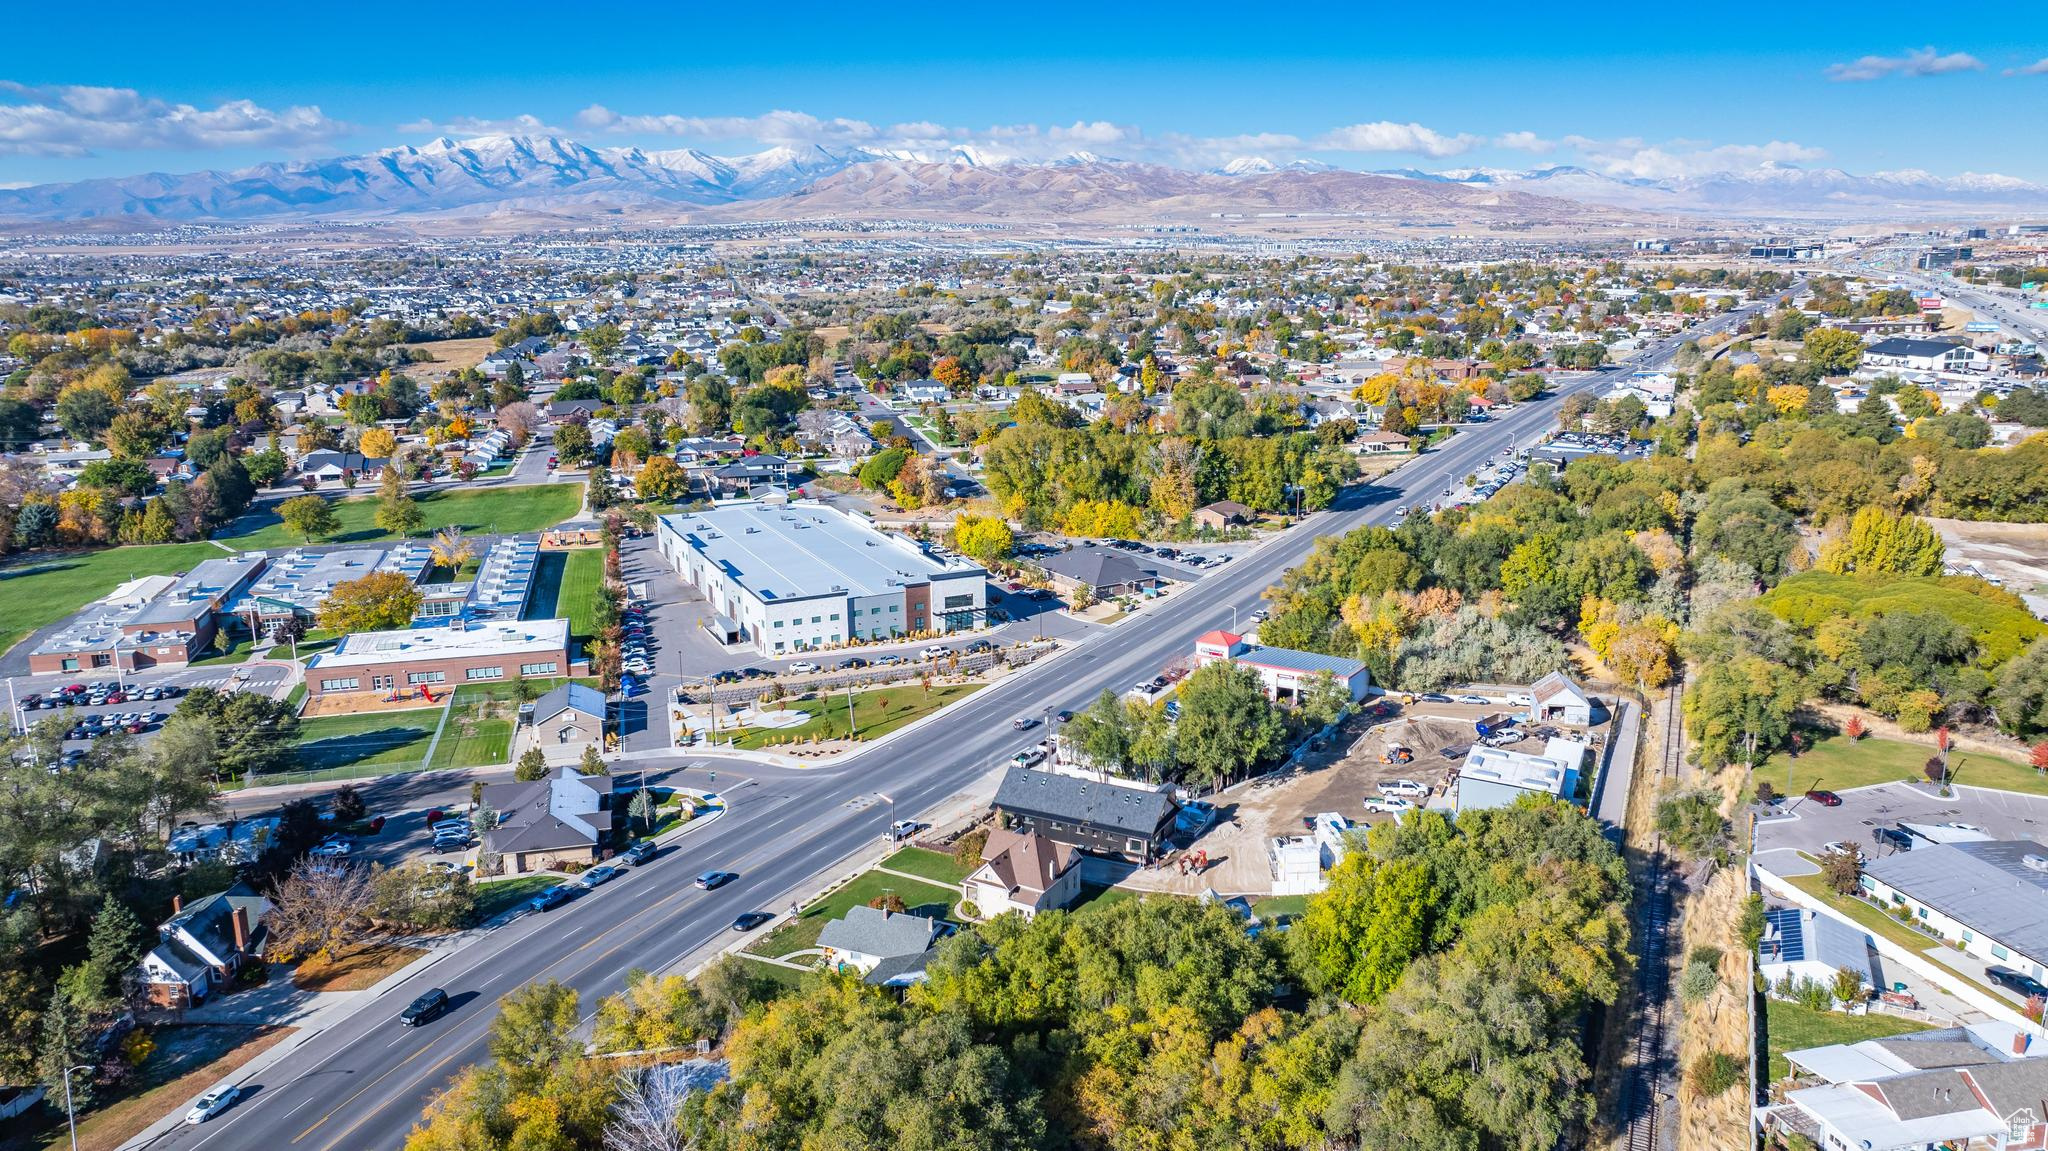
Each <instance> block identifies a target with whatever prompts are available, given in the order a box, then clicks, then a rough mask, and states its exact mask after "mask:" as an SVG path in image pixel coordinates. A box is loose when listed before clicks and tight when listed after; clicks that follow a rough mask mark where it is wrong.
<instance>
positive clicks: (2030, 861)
mask: <svg viewBox="0 0 2048 1151" xmlns="http://www.w3.org/2000/svg"><path fill="white" fill-rule="evenodd" d="M2020 862H2021V863H2024V864H2026V865H2027V866H2028V867H2031V868H2033V869H2034V870H2035V871H2048V855H2035V854H2033V853H2032V852H2028V853H2027V854H2025V855H2022V856H2020Z"/></svg>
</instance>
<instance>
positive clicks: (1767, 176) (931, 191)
mask: <svg viewBox="0 0 2048 1151" xmlns="http://www.w3.org/2000/svg"><path fill="white" fill-rule="evenodd" d="M629 209H630V210H668V211H671V212H673V213H679V214H684V215H688V216H690V217H692V218H697V217H700V216H701V217H702V218H706V219H716V218H733V217H749V218H798V217H824V216H832V217H851V218H876V217H890V218H905V217H920V216H952V215H960V214H972V215H975V216H981V217H999V218H1007V219H1019V220H1021V219H1048V220H1051V219H1076V218H1080V219H1090V220H1096V221H1108V220H1111V219H1115V220H1119V221H1128V220H1131V219H1138V218H1143V219H1161V218H1176V217H1179V218H1186V217H1193V216H1204V215H1215V214H1218V213H1225V214H1232V213H1242V214H1269V215H1270V214H1282V215H1285V214H1293V213H1313V214H1336V215H1344V216H1356V217H1364V218H1370V219H1379V220H1386V221H1392V220H1398V219H1427V220H1432V221H1440V220H1450V221H1454V222H1474V223H1504V222H1518V223H1529V222H1544V223H1562V224H1571V223H1587V222H1591V221H1594V220H1604V221H1608V222H1613V221H1615V220H1618V219H1623V218H1629V217H1636V216H1638V215H1639V214H1644V213H1656V214H1659V215H1665V214H1680V213H1685V214H1701V215H1711V216H1731V217H1740V216H1759V217H1762V216H1770V217H1791V216H1799V217H1810V218H1844V219H1850V218H1873V217H1875V218H1894V217H1898V218H1903V217H1909V216H1915V215H1918V216H1927V215H1941V214H1972V215H1989V214H1997V213H2016V212H2028V211H2036V210H2042V209H2048V187H2044V186H2042V185H2038V184H2030V183H2027V182H2025V181H2021V180H2013V179H2009V178H2005V177H1987V176H1963V177H1957V178H1954V179H1945V178H1941V177H1937V176H1933V175H1930V174H1928V173H1925V172H1890V173H1878V174H1875V175H1870V176H1856V175H1852V174H1850V173H1847V172H1842V171H1839V170H1836V169H1802V168H1794V167H1786V166H1776V167H1763V168H1758V169H1753V170H1749V171H1743V172H1722V173H1713V174H1709V175H1702V176H1688V177H1682V178H1675V179H1669V180H1648V179H1628V178H1618V177H1614V176H1609V175H1604V174H1601V173H1598V172H1594V171H1591V170H1589V169H1585V168H1578V167H1570V166H1556V167H1549V168H1540V169H1535V170H1532V171H1512V170H1502V169H1487V168H1472V169H1461V170H1451V171H1442V172H1425V171H1418V170H1412V169H1402V170H1395V171H1383V172H1356V171H1349V170H1344V169H1337V168H1333V167H1331V166H1329V165H1327V164H1322V163H1319V162H1316V161H1312V160H1296V161H1291V162H1274V161H1271V160H1268V159H1266V158H1263V157H1258V156H1246V157H1240V158H1238V159H1234V160H1232V161H1230V162H1229V163H1227V164H1223V165H1221V166H1218V167H1215V168H1210V169H1208V170H1206V171H1194V170H1190V169H1185V168H1177V167H1171V166H1167V165H1163V164H1151V163H1137V162H1130V161H1123V160H1116V159H1110V158H1105V157H1101V156H1096V155H1093V154H1090V153H1086V152H1076V153H1071V154H1068V155H1065V156H1061V157H1058V158H1056V159H1053V160H1043V161H1024V160H1019V159H1016V158H1013V157H1007V156H1001V155H996V154H992V153H989V152H987V151H982V150H977V149H974V148H971V147H959V148H953V149H947V150H942V151H937V152H920V151H896V150H880V149H847V150H831V149H826V148H822V147H816V146H811V147H803V148H790V147H780V148H771V149H768V150H767V151H763V152H757V153H753V154H750V155H743V156H714V155H711V154H708V153H705V152H701V151H697V150H695V149H675V150H656V151H645V150H642V149H639V148H593V147H590V146H588V145H585V144H582V143H579V142H577V141H574V140H570V139H565V138H562V137H558V136H482V137H477V138H474V139H468V140H452V139H448V138H445V137H444V138H442V139H438V140H434V141H432V142H431V143H428V144H425V145H422V146H419V147H412V146H401V147H396V148H387V149H383V150H381V151H377V152H371V153H368V154H365V155H360V156H345V157H337V158H333V159H325V160H302V161H289V162H279V163H267V164H258V165H255V166H253V167H249V168H243V169H240V170H237V171H231V172H222V171H205V172H193V173H187V174H183V175H170V174H165V173H149V174H146V175H139V176H131V177H119V178H107V179H94V180H82V181H78V182H75V183H66V184H41V185H34V186H30V187H24V188H14V189H4V190H0V219H9V220H16V221H38V222H78V221H108V222H126V223H134V222H145V221H162V222H185V221H200V220H220V221H243V220H258V219H290V218H301V219H303V218H313V217H331V218H377V217H387V218H388V217H407V216H426V215H458V216H461V215H475V214H478V213H495V212H516V211H522V210H531V211H545V212H548V213H552V214H556V215H567V216H575V215H585V214H592V213H612V212H618V211H621V210H629Z"/></svg>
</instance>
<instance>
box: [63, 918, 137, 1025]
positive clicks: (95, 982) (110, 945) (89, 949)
mask: <svg viewBox="0 0 2048 1151" xmlns="http://www.w3.org/2000/svg"><path fill="white" fill-rule="evenodd" d="M150 938H151V933H150V932H149V931H147V930H146V929H145V928H144V927H143V925H142V921H141V920H139V919H137V918H136V917H135V913H134V912H132V911H130V910H128V905H127V904H125V903H122V902H121V901H120V900H118V899H116V898H114V897H113V896H112V895H111V894H110V895H108V896H107V897H106V899H105V900H104V901H103V902H102V903H101V904H100V910H99V914H97V915H95V916H93V921H92V934H91V936H90V937H89V938H88V939H87V941H86V959H85V962H83V963H80V964H77V965H75V966H73V967H72V968H71V969H69V970H68V971H66V972H65V973H64V978H63V979H62V980H61V981H60V983H61V987H62V989H63V994H64V995H65V996H66V997H68V998H69V999H70V1000H71V1001H72V1002H73V1003H75V1004H77V1005H78V1006H79V1007H80V1008H81V1009H83V1010H85V1011H88V1012H100V1011H105V1010H107V1009H109V1008H111V1007H113V1006H114V1005H116V1004H117V1003H119V1002H120V1000H121V984H122V980H123V979H124V978H125V977H126V976H127V974H128V972H129V971H130V970H131V969H133V968H134V966H135V965H136V964H137V963H139V962H141V961H142V953H143V952H144V951H145V950H147V949H148V946H149V940H150Z"/></svg>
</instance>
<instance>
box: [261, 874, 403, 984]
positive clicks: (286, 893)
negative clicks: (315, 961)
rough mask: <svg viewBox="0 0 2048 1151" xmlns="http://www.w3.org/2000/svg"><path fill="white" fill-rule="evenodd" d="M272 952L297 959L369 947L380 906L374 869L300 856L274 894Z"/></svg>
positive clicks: (270, 919) (269, 923)
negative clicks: (372, 923)
mask: <svg viewBox="0 0 2048 1151" xmlns="http://www.w3.org/2000/svg"><path fill="white" fill-rule="evenodd" d="M270 902H271V905H272V906H271V912H270V915H269V916H268V917H267V918H266V919H265V920H264V924H265V929H266V930H267V931H268V932H269V935H270V943H269V946H268V948H267V949H266V954H267V955H268V956H269V957H270V958H271V959H274V960H279V961H282V962H286V963H289V962H292V961H293V960H297V959H307V958H311V957H314V956H331V955H341V954H345V953H347V952H348V951H351V950H353V949H355V948H357V947H360V946H362V945H363V942H364V939H365V937H366V936H367V935H368V932H369V927H370V919H371V915H372V913H373V912H374V911H375V909H376V889H375V887H374V886H373V885H372V883H371V873H370V869H369V868H367V867H356V866H352V865H349V864H334V863H321V864H315V863H314V862H313V861H311V860H300V861H299V863H298V864H297V865H296V866H294V867H293V868H292V870H291V872H290V873H289V874H287V875H286V876H285V878H284V882H282V883H280V884H278V885H277V890H276V891H275V892H273V893H272V894H271V897H270Z"/></svg>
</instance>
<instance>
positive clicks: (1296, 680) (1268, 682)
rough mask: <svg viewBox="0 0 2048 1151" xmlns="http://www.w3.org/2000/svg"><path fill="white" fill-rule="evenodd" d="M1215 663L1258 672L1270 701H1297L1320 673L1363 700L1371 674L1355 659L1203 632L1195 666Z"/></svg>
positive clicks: (1352, 697)
mask: <svg viewBox="0 0 2048 1151" xmlns="http://www.w3.org/2000/svg"><path fill="white" fill-rule="evenodd" d="M1219 660H1221V661H1225V662H1229V663H1233V664H1236V665H1238V666H1240V667H1248V668H1251V669H1252V670H1253V671H1256V672H1258V673H1259V683H1260V684H1261V685H1262V686H1264V688H1265V689H1266V697H1267V698H1268V699H1273V700H1289V699H1298V698H1300V696H1301V693H1302V692H1303V691H1304V690H1305V689H1307V687H1308V686H1309V684H1311V683H1313V682H1314V681H1315V679H1316V677H1317V676H1320V675H1322V674H1324V673H1328V674H1329V675H1330V676H1331V677H1332V678H1334V679H1335V680H1336V681H1337V684H1338V686H1340V687H1342V688H1343V689H1344V690H1345V691H1346V692H1348V693H1350V696H1351V699H1352V701H1353V702H1356V701H1358V700H1361V699H1364V698H1365V693H1366V691H1367V689H1369V688H1370V687H1371V686H1372V673H1371V672H1369V671H1368V670H1366V666H1365V665H1364V664H1363V663H1360V662H1359V661H1358V660H1355V659H1342V658H1339V657H1337V656H1333V655H1318V654H1316V653H1315V652H1307V651H1290V650H1288V649H1287V648H1284V647H1266V646H1263V645H1261V644H1255V643H1246V642H1245V639H1244V637H1243V636H1241V635H1238V634H1237V633H1236V632H1231V631H1212V632H1204V633H1203V634H1202V635H1201V636H1200V637H1199V638H1197V639H1196V640H1195V666H1196V667H1201V666H1202V665H1204V664H1210V663H1215V662H1217V661H1219Z"/></svg>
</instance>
